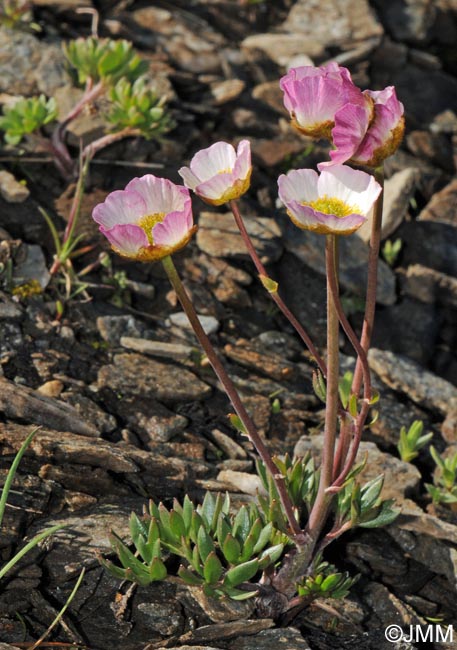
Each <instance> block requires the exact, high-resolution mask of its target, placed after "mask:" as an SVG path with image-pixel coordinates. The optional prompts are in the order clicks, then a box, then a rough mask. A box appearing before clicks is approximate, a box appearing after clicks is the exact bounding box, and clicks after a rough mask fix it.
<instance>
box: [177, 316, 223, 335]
mask: <svg viewBox="0 0 457 650" xmlns="http://www.w3.org/2000/svg"><path fill="white" fill-rule="evenodd" d="M197 315H198V320H199V321H200V325H201V326H202V327H203V330H204V332H205V334H208V336H209V335H210V334H215V333H216V332H217V331H218V329H219V321H218V320H217V318H214V316H205V315H204V314H197ZM168 321H169V322H170V323H171V324H172V325H174V326H175V327H179V328H180V329H184V330H187V331H189V332H193V328H192V325H191V324H190V322H189V319H188V318H187V314H186V313H185V312H183V311H175V312H174V313H173V314H170V316H169V317H168V319H167V322H168Z"/></svg>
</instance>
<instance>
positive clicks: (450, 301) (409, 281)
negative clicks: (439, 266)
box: [400, 264, 457, 308]
mask: <svg viewBox="0 0 457 650" xmlns="http://www.w3.org/2000/svg"><path fill="white" fill-rule="evenodd" d="M400 286H401V290H402V293H404V294H405V295H406V296H410V297H411V298H415V299H416V300H420V301H421V302H425V303H430V304H433V303H435V302H437V303H439V304H441V305H446V306H449V307H453V308H457V278H452V277H450V276H449V275H446V274H445V273H440V272H439V271H434V270H433V269H429V268H428V267H427V266H422V264H412V265H411V266H408V268H407V269H406V270H404V269H400Z"/></svg>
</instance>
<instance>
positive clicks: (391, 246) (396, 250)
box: [382, 238, 403, 266]
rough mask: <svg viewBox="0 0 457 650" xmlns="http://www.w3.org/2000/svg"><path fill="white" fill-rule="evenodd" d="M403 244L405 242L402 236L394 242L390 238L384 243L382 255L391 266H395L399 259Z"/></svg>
mask: <svg viewBox="0 0 457 650" xmlns="http://www.w3.org/2000/svg"><path fill="white" fill-rule="evenodd" d="M402 246H403V242H402V240H401V239H400V238H398V239H396V240H395V241H394V242H392V241H391V240H390V239H388V240H387V241H386V242H385V243H384V246H383V247H382V256H383V258H384V259H385V260H386V262H387V264H388V265H389V266H393V265H394V264H395V262H396V261H397V258H398V256H399V254H400V251H401V249H402Z"/></svg>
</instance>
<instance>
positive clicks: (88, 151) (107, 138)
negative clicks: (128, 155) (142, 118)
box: [82, 126, 141, 159]
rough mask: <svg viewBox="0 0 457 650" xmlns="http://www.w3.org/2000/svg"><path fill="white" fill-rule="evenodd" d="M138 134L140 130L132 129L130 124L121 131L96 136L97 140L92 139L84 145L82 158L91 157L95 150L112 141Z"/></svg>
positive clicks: (106, 145)
mask: <svg viewBox="0 0 457 650" xmlns="http://www.w3.org/2000/svg"><path fill="white" fill-rule="evenodd" d="M140 134H141V132H140V130H139V129H134V128H133V127H131V126H126V127H125V129H122V130H121V131H117V132H116V133H108V134H107V135H104V136H102V137H101V138H98V140H94V141H93V142H91V143H90V144H88V145H87V146H86V147H84V149H83V153H82V155H83V158H84V159H86V158H89V159H90V158H93V157H94V156H95V154H96V153H97V151H100V150H101V149H104V148H105V147H108V146H109V145H110V144H113V143H114V142H118V141H119V140H123V139H124V138H129V137H134V136H136V135H140Z"/></svg>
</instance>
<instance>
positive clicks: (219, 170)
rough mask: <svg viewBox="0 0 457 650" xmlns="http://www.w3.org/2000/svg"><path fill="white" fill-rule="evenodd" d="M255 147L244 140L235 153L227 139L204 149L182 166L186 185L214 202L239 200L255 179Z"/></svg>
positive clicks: (211, 202) (180, 172) (181, 173)
mask: <svg viewBox="0 0 457 650" xmlns="http://www.w3.org/2000/svg"><path fill="white" fill-rule="evenodd" d="M251 171H252V167H251V147H250V144H249V141H248V140H242V141H241V142H240V143H239V145H238V149H237V151H236V152H235V149H234V147H232V145H231V144H227V142H215V143H214V144H212V145H211V146H210V147H208V148H207V149H202V150H201V151H199V152H198V153H196V154H195V156H194V157H193V158H192V160H191V161H190V166H189V167H181V169H180V170H179V172H178V173H179V175H180V176H181V178H182V179H183V181H184V184H185V185H186V187H188V188H189V189H191V190H193V191H194V192H195V194H197V195H198V196H200V197H201V198H202V199H203V200H204V201H206V202H207V203H210V204H211V205H222V204H223V203H227V202H228V201H231V200H233V199H237V198H238V197H240V196H241V195H242V194H244V193H245V192H246V191H247V189H248V188H249V183H250V179H251Z"/></svg>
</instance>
